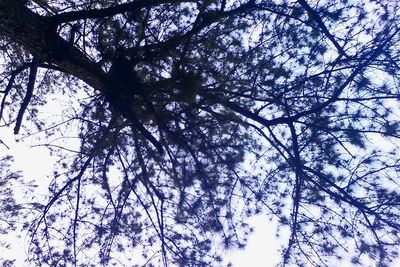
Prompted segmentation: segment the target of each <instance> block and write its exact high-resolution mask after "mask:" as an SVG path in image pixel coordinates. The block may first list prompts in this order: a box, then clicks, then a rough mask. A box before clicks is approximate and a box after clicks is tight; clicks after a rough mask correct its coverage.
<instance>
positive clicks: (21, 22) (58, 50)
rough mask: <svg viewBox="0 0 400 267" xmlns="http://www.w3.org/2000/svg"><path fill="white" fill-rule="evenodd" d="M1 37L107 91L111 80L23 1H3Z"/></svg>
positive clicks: (96, 87)
mask: <svg viewBox="0 0 400 267" xmlns="http://www.w3.org/2000/svg"><path fill="white" fill-rule="evenodd" d="M0 35H4V36H7V37H8V38H9V39H10V40H12V41H14V42H16V43H18V44H19V45H21V46H22V47H24V48H25V49H26V50H27V51H28V52H29V53H31V54H32V55H33V56H34V57H35V58H36V59H38V61H42V62H49V63H52V64H55V65H57V66H59V67H60V68H62V69H63V70H65V72H67V73H70V74H72V75H73V76H75V77H77V78H79V79H80V80H82V81H84V82H86V83H87V84H88V85H90V86H92V87H93V88H95V89H97V90H99V91H102V92H105V90H106V89H107V80H109V77H108V75H107V74H106V73H105V72H104V71H102V70H101V68H100V66H98V65H97V64H96V62H93V61H92V60H90V59H89V58H88V57H87V56H86V55H85V54H84V53H82V52H81V51H80V50H79V49H77V48H75V47H73V45H72V44H70V43H68V42H67V41H65V40H64V39H63V38H62V37H61V36H59V34H58V33H57V25H56V24H55V23H53V22H52V21H51V19H50V18H49V17H43V16H39V15H37V14H36V13H34V12H32V11H31V10H30V9H29V8H27V7H26V6H24V4H23V3H22V1H21V0H13V1H10V0H0Z"/></svg>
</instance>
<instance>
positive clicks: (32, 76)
mask: <svg viewBox="0 0 400 267" xmlns="http://www.w3.org/2000/svg"><path fill="white" fill-rule="evenodd" d="M37 70H38V62H37V61H36V59H35V58H34V59H33V60H32V63H31V67H30V70H29V78H28V85H27V86H26V93H25V97H24V99H23V100H22V103H21V107H20V109H19V112H18V116H17V120H16V122H15V128H14V134H18V133H19V130H20V128H21V124H22V119H23V117H24V113H25V111H26V109H27V107H28V105H29V102H30V101H31V99H32V96H33V90H34V88H35V81H36V75H37Z"/></svg>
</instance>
